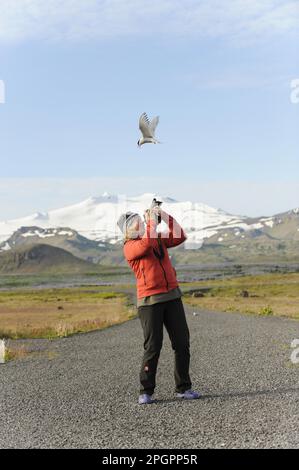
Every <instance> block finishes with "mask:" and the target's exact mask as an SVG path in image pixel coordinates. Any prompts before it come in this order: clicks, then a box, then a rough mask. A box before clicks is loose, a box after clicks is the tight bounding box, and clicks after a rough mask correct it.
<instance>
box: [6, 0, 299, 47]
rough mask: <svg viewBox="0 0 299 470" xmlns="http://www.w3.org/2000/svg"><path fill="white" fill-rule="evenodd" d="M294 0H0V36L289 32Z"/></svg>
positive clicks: (298, 8) (298, 10)
mask: <svg viewBox="0 0 299 470" xmlns="http://www.w3.org/2000/svg"><path fill="white" fill-rule="evenodd" d="M298 26H299V5H298V1H297V0H296V1H295V0H289V1H288V0H208V1H207V0H151V1H150V2H149V1H148V0H126V1H125V0H84V1H82V0H47V1H45V0H1V2H0V41H2V42H3V41H7V42H11V41H13V42H19V41H24V40H30V39H35V40H36V39H43V40H51V41H65V40H67V41H82V40H89V39H100V38H107V37H123V36H132V35H134V36H136V35H138V36H144V35H155V34H163V35H183V36H196V37H212V38H215V37H224V38H228V39H233V40H234V41H236V40H237V41H241V42H242V41H244V40H245V41H247V40H250V38H261V37H268V36H273V35H277V34H288V33H295V34H296V31H298Z"/></svg>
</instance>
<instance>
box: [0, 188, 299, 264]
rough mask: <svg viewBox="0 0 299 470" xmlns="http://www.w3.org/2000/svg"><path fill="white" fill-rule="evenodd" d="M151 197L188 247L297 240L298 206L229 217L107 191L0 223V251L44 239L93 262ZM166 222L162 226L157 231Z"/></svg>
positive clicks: (118, 238)
mask: <svg viewBox="0 0 299 470" xmlns="http://www.w3.org/2000/svg"><path fill="white" fill-rule="evenodd" d="M153 197H157V198H159V199H160V200H162V201H163V206H162V207H163V208H164V209H165V211H166V212H169V213H170V214H172V215H173V216H174V217H175V218H176V219H177V220H178V222H179V223H180V224H181V225H182V227H183V228H184V230H185V231H186V233H187V236H188V239H187V241H186V242H185V243H184V245H183V246H184V248H186V249H191V250H193V249H198V248H203V247H205V246H211V245H212V244H213V245H215V244H216V245H217V246H223V247H224V248H228V247H230V246H232V247H233V246H234V245H236V246H243V245H246V244H247V243H250V242H252V241H253V240H255V241H256V240H260V242H262V243H266V244H267V243H268V244H270V245H271V244H273V243H274V244H275V243H276V242H277V243H279V241H281V240H283V241H285V240H286V241H289V242H294V243H295V242H297V241H299V208H295V209H292V210H290V211H287V212H284V213H280V214H276V215H273V216H262V217H247V216H244V215H233V214H229V213H228V212H225V211H223V210H222V209H215V208H213V207H210V206H208V205H206V204H203V203H193V202H190V201H185V202H179V201H176V200H174V199H173V198H169V197H167V196H165V197H163V196H159V195H156V194H154V193H144V194H142V195H140V196H136V197H124V196H122V195H110V194H109V193H103V194H102V195H101V196H96V197H90V198H88V199H86V200H84V201H82V202H80V203H77V204H73V205H70V206H67V207H63V208H60V209H54V210H51V211H49V212H42V213H41V212H35V213H34V214H32V215H29V216H27V217H23V218H18V219H12V220H7V221H2V222H0V252H4V251H8V250H10V249H11V248H13V247H14V246H18V245H21V244H26V243H28V240H29V239H30V238H31V240H32V241H34V242H36V243H37V242H40V241H43V242H44V243H47V244H52V245H53V246H60V247H61V248H63V249H66V250H68V251H70V252H72V253H73V254H74V255H75V256H78V257H81V258H83V259H85V260H90V261H93V262H97V260H100V259H101V258H102V257H103V253H104V252H109V250H112V251H113V246H115V248H117V247H119V246H120V245H121V242H122V234H121V233H120V231H119V229H118V227H117V225H116V222H117V219H118V217H119V215H120V214H121V213H123V212H125V211H127V210H131V211H134V212H138V213H139V214H140V215H142V214H143V212H144V210H145V209H146V208H148V207H149V206H150V203H151V201H152V199H153ZM165 229H166V225H165V224H164V223H162V224H161V230H165Z"/></svg>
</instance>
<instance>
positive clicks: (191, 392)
mask: <svg viewBox="0 0 299 470" xmlns="http://www.w3.org/2000/svg"><path fill="white" fill-rule="evenodd" d="M177 397H178V398H185V399H186V400H194V399H195V398H200V394H199V393H198V392H194V390H191V389H190V390H185V392H182V393H177Z"/></svg>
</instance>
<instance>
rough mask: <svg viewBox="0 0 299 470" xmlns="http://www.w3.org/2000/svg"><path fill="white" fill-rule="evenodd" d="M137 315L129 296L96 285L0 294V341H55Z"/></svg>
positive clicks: (3, 292)
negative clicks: (52, 339) (9, 339)
mask: <svg viewBox="0 0 299 470" xmlns="http://www.w3.org/2000/svg"><path fill="white" fill-rule="evenodd" d="M132 315H134V310H133V309H132V308H131V307H130V305H129V302H128V297H127V296H126V295H125V294H123V293H119V292H113V291H112V290H110V291H106V292H105V291H104V290H103V289H101V288H95V286H89V287H88V286H83V287H77V288H61V289H60V288H54V289H40V290H30V291H29V290H27V291H24V290H17V291H14V290H10V291H2V292H0V338H11V339H19V338H55V337H63V336H68V335H70V334H74V333H79V332H86V331H91V330H95V329H102V328H105V327H107V326H110V325H113V324H116V323H121V322H123V321H126V320H128V319H129V318H130V317H132Z"/></svg>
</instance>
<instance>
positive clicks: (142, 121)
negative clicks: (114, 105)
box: [137, 113, 161, 147]
mask: <svg viewBox="0 0 299 470" xmlns="http://www.w3.org/2000/svg"><path fill="white" fill-rule="evenodd" d="M158 122H159V116H156V117H154V118H153V119H152V121H151V122H150V121H149V118H148V117H147V114H146V113H142V114H141V116H140V118H139V129H140V131H141V134H142V137H141V139H139V140H138V142H137V145H138V147H141V145H143V144H160V143H161V142H159V141H158V140H157V139H156V138H155V130H156V127H157V125H158Z"/></svg>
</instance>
